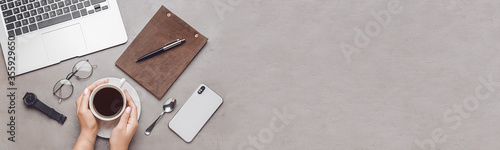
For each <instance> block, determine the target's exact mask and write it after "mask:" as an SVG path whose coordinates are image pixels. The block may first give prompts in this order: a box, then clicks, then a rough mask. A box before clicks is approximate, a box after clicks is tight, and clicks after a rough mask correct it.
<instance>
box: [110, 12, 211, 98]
mask: <svg viewBox="0 0 500 150" xmlns="http://www.w3.org/2000/svg"><path fill="white" fill-rule="evenodd" d="M175 39H186V41H185V42H184V44H182V45H179V46H177V47H174V48H172V49H170V50H168V51H166V52H163V53H161V54H159V55H156V56H154V57H151V58H149V59H146V60H144V61H140V62H136V60H137V59H138V58H139V57H141V56H144V55H145V54H148V53H150V52H152V51H154V50H156V49H158V48H160V47H162V46H163V45H165V44H166V43H168V42H171V41H173V40H175ZM207 40H208V39H207V38H206V37H205V36H203V35H202V34H200V33H199V32H198V31H196V30H195V29H193V27H191V26H190V25H189V24H187V23H186V22H184V21H183V20H182V19H180V18H179V17H177V16H176V15H175V14H174V13H172V12H171V11H169V10H168V9H167V8H165V7H164V6H161V8H160V9H159V10H158V12H156V14H155V15H154V16H153V18H151V20H149V22H148V24H146V26H145V27H144V28H143V29H142V31H141V32H140V33H139V35H137V37H136V38H135V39H134V41H132V43H130V46H129V47H128V48H127V49H126V50H125V52H123V54H122V55H121V56H120V58H118V60H117V61H116V63H115V65H116V66H117V67H118V68H120V69H121V70H123V71H124V72H125V73H127V75H129V76H130V77H131V78H132V79H134V80H135V81H136V82H138V83H139V84H140V85H142V86H143V87H144V88H145V89H146V90H148V91H149V92H151V93H152V94H153V95H154V96H155V97H156V98H158V99H161V98H162V97H163V95H165V93H167V91H168V89H169V88H170V87H171V86H172V84H174V82H175V80H177V78H178V77H179V76H180V75H181V73H182V72H183V71H184V69H186V67H187V66H188V65H189V63H190V62H191V60H193V58H194V57H195V56H196V54H198V52H199V51H200V50H201V48H203V46H205V44H206V43H207Z"/></svg>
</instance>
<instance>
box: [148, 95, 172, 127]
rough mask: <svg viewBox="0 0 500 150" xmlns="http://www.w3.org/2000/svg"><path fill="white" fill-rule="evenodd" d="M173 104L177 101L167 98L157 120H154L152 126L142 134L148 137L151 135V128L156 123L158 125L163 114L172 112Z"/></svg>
mask: <svg viewBox="0 0 500 150" xmlns="http://www.w3.org/2000/svg"><path fill="white" fill-rule="evenodd" d="M175 103H177V100H175V99H174V98H169V99H168V100H167V101H165V103H164V104H163V112H161V115H160V116H158V119H156V120H155V122H153V124H151V125H150V126H149V127H148V128H147V129H146V132H144V134H146V135H148V136H149V135H150V134H151V131H153V128H154V127H155V125H156V123H158V121H159V120H160V119H161V117H162V116H163V114H165V113H170V112H172V111H173V110H174V107H175Z"/></svg>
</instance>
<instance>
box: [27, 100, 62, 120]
mask: <svg viewBox="0 0 500 150" xmlns="http://www.w3.org/2000/svg"><path fill="white" fill-rule="evenodd" d="M34 107H35V108H37V109H38V110H40V111H41V112H43V113H44V114H46V115H47V116H49V117H50V118H52V119H54V120H56V121H57V122H59V123H60V124H64V122H65V121H66V116H64V115H63V114H61V113H59V112H57V111H56V110H54V109H53V108H50V107H49V106H47V105H45V104H44V103H43V102H42V101H40V100H37V101H36V102H35V104H34Z"/></svg>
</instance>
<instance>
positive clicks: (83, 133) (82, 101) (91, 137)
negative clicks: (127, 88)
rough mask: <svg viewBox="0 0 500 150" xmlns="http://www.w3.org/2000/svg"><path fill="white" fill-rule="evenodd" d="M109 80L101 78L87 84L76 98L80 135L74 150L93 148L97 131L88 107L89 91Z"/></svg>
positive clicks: (95, 120) (94, 120) (97, 128)
mask: <svg viewBox="0 0 500 150" xmlns="http://www.w3.org/2000/svg"><path fill="white" fill-rule="evenodd" d="M108 82H109V80H108V79H106V80H102V81H99V82H96V83H94V84H92V85H89V86H88V87H87V88H85V90H83V92H82V94H81V95H80V97H78V99H76V116H78V120H79V121H80V136H79V137H78V140H77V141H76V143H75V147H73V149H74V150H76V149H94V143H95V139H96V136H97V132H98V131H99V125H98V124H97V119H96V118H95V117H94V115H93V114H92V112H91V111H90V109H89V99H90V93H92V91H93V90H94V89H95V88H96V87H97V86H99V85H101V84H106V83H108Z"/></svg>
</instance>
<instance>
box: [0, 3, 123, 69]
mask: <svg viewBox="0 0 500 150" xmlns="http://www.w3.org/2000/svg"><path fill="white" fill-rule="evenodd" d="M0 9H1V10H2V15H1V17H2V19H3V21H1V22H0V44H1V47H2V51H3V56H4V60H5V62H6V63H5V64H6V65H7V64H8V63H7V62H8V58H7V57H8V53H7V52H8V51H9V49H8V45H7V42H8V38H9V36H15V42H16V43H15V48H16V50H15V51H16V52H17V53H16V55H15V56H16V60H15V61H16V75H20V74H24V73H27V72H30V71H33V70H36V69H40V68H43V67H46V66H49V65H52V64H56V63H59V62H61V61H63V60H67V59H70V58H73V57H78V56H82V55H86V54H89V53H92V52H96V51H99V50H102V49H106V48H109V47H112V46H116V45H118V44H122V43H125V42H126V41H127V34H126V32H125V27H124V25H123V21H122V18H121V15H120V11H119V9H118V5H117V2H116V0H0Z"/></svg>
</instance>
